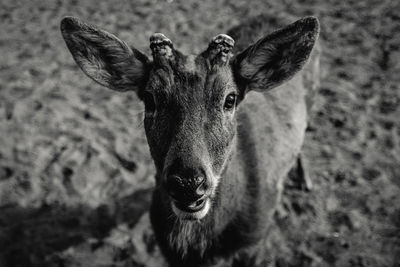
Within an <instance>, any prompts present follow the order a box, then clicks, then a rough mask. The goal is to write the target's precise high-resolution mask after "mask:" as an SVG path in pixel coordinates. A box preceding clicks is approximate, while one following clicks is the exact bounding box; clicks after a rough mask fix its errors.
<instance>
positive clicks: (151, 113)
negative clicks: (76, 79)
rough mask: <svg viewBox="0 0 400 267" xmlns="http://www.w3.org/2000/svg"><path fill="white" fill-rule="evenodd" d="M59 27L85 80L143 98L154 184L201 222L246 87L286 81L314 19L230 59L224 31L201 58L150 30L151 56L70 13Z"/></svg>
mask: <svg viewBox="0 0 400 267" xmlns="http://www.w3.org/2000/svg"><path fill="white" fill-rule="evenodd" d="M61 31H62V34H63V37H64V39H65V41H66V44H67V46H68V48H69V50H70V51H71V53H72V55H73V57H74V59H75V61H76V63H77V64H78V65H79V66H80V68H81V69H82V70H83V71H84V72H85V73H86V74H87V75H88V76H89V77H90V78H92V79H93V80H94V81H96V82H98V83H99V84H101V85H103V86H106V87H108V88H110V89H113V90H117V91H135V92H136V93H137V95H138V97H139V98H140V99H141V100H142V101H144V104H145V117H144V126H145V131H146V136H147V141H148V144H149V147H150V152H151V155H152V157H153V159H154V162H155V166H156V169H157V175H156V185H157V188H158V189H159V190H160V192H161V194H164V195H165V199H166V202H167V203H168V206H169V207H170V208H171V209H172V210H173V212H174V213H175V214H176V215H177V216H178V217H180V218H184V219H201V218H203V217H205V216H206V215H207V213H208V212H209V210H210V209H212V200H213V199H214V198H216V197H219V196H218V194H216V192H217V191H218V186H219V181H220V177H221V175H223V173H224V170H225V169H226V167H227V163H228V162H229V159H230V157H231V156H232V154H233V153H234V152H235V145H236V138H237V136H236V123H237V122H236V111H237V109H238V108H240V106H239V105H240V102H241V101H244V97H245V95H246V94H247V93H248V92H249V91H251V90H256V91H267V90H270V89H272V88H274V87H277V86H278V85H280V84H282V83H283V82H285V81H287V80H289V79H290V78H292V77H293V76H294V75H295V74H296V73H297V72H298V71H299V70H300V69H301V68H302V66H303V65H304V64H305V62H306V60H307V58H308V56H309V55H310V52H311V50H312V48H313V45H314V42H315V40H316V38H317V36H318V32H319V24H318V21H317V19H315V18H313V17H307V18H304V19H301V20H298V21H296V22H295V23H293V24H291V25H289V26H287V27H286V28H284V29H281V30H278V31H276V32H274V33H272V34H270V35H267V36H265V37H264V38H262V39H260V40H259V41H258V42H256V43H255V44H253V45H251V46H249V47H248V48H247V49H246V50H244V51H242V52H241V53H239V54H238V55H236V56H233V53H232V48H233V46H234V40H233V39H232V38H231V37H229V36H228V35H224V34H220V35H217V36H216V37H214V38H213V39H212V40H211V42H210V43H209V45H208V48H207V49H206V50H205V51H204V52H202V53H201V54H199V55H184V54H182V53H181V52H179V51H178V50H177V49H176V48H175V47H174V45H173V43H172V41H171V40H169V39H168V38H167V37H165V36H164V35H163V34H160V33H156V34H154V35H153V36H151V38H150V48H151V51H152V60H150V59H149V58H148V57H147V56H145V55H144V54H142V53H141V52H139V51H138V50H136V49H134V48H132V47H130V46H128V45H127V44H126V43H124V42H123V41H121V40H119V39H118V38H117V37H116V36H114V35H112V34H110V33H107V32H105V31H103V30H100V29H98V28H97V27H95V26H92V25H89V24H86V23H83V22H81V21H79V20H78V19H76V18H71V17H66V18H64V19H63V20H62V22H61Z"/></svg>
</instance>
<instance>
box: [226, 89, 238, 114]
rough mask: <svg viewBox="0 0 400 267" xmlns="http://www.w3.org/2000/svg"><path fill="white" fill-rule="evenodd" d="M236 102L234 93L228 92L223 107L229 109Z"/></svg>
mask: <svg viewBox="0 0 400 267" xmlns="http://www.w3.org/2000/svg"><path fill="white" fill-rule="evenodd" d="M235 104H236V95H235V94H233V93H232V94H229V95H227V97H226V98H225V104H224V109H225V110H231V109H233V108H234V107H235Z"/></svg>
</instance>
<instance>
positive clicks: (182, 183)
mask: <svg viewBox="0 0 400 267" xmlns="http://www.w3.org/2000/svg"><path fill="white" fill-rule="evenodd" d="M166 189H167V192H168V194H169V195H170V196H171V197H172V198H173V199H174V200H176V201H179V202H184V203H190V202H194V201H196V200H198V199H200V198H202V197H203V196H204V195H205V193H206V190H207V183H206V178H205V177H204V175H195V176H192V177H183V176H181V175H178V174H170V175H168V176H167V180H166Z"/></svg>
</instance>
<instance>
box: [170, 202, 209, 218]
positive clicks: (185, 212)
mask: <svg viewBox="0 0 400 267" xmlns="http://www.w3.org/2000/svg"><path fill="white" fill-rule="evenodd" d="M171 205H172V210H173V212H174V213H175V214H176V215H177V216H178V217H179V218H181V219H186V220H199V219H202V218H204V217H205V216H206V215H207V213H208V211H209V209H210V199H209V198H202V199H199V200H197V201H194V202H192V203H182V202H177V201H172V203H171Z"/></svg>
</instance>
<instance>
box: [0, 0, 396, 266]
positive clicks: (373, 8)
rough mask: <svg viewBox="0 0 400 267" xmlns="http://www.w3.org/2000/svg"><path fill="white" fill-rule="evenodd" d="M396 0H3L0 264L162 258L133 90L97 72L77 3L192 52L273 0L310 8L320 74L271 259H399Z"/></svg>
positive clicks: (282, 7)
mask: <svg viewBox="0 0 400 267" xmlns="http://www.w3.org/2000/svg"><path fill="white" fill-rule="evenodd" d="M399 11H400V1H398V0H392V1H385V0H368V1H362V0H349V1H338V0H336V1H335V0H293V1H291V0H270V1H265V0H260V1H241V0H240V1H227V0H212V1H211V0H204V1H195V0H187V1H174V0H169V1H144V0H137V1H128V0H126V1H106V0H85V1H61V0H59V1H50V0H41V1H39V0H35V1H19V0H1V1H0V144H1V146H0V266H1V267H3V266H4V267H18V266H24V267H25V266H40V267H43V266H84V267H86V266H147V267H153V266H161V265H162V264H163V259H162V257H161V255H160V252H159V250H158V248H157V245H156V243H155V241H154V237H153V234H152V230H151V228H150V225H149V220H148V213H147V210H148V207H149V203H150V194H151V188H152V186H153V183H154V181H153V175H154V169H153V163H152V161H151V158H150V156H149V151H148V148H147V143H146V140H145V136H144V130H143V124H142V116H143V114H142V112H143V106H142V104H141V103H140V102H139V101H138V100H137V98H136V96H135V95H134V93H117V92H113V91H109V90H107V89H104V88H102V87H101V86H99V85H97V84H95V83H94V82H92V81H91V80H90V79H89V78H87V77H86V76H85V75H84V74H83V73H82V72H81V71H80V70H79V69H78V67H77V66H76V65H75V63H74V61H73V59H72V57H71V55H70V54H69V52H68V50H67V48H66V46H65V44H64V42H63V40H62V38H61V35H60V32H59V22H60V20H61V18H62V17H63V16H65V15H73V16H77V17H80V18H82V19H84V20H86V21H89V22H91V23H93V24H97V25H99V26H100V27H102V28H104V29H106V30H108V31H110V32H112V33H115V34H116V35H117V36H119V37H120V38H121V39H123V40H125V41H127V42H128V43H130V44H132V45H135V47H137V48H139V49H141V50H142V51H145V52H147V53H148V52H149V49H148V38H149V36H150V35H151V34H152V33H154V32H163V33H164V34H166V35H167V36H168V37H170V39H172V40H173V41H174V44H175V46H176V47H178V48H180V49H181V50H182V51H184V52H193V53H196V52H200V51H201V50H202V49H204V48H205V47H206V45H207V43H208V41H209V40H210V38H211V37H212V36H214V35H216V34H218V33H221V32H226V31H227V30H229V28H231V27H232V26H236V25H238V24H240V22H242V21H245V20H246V19H247V18H249V17H252V16H255V15H258V14H261V13H264V12H271V13H272V14H274V13H276V14H278V13H288V14H291V15H294V16H297V17H302V16H305V15H310V14H313V15H316V16H318V18H319V19H320V21H321V42H322V47H323V55H322V62H321V72H322V81H321V87H320V89H319V94H318V102H317V106H316V108H315V110H314V112H313V114H311V117H310V125H309V127H308V130H307V136H306V142H305V146H304V154H305V155H306V158H307V159H308V161H309V165H310V166H309V171H310V175H311V177H312V180H313V183H314V189H313V190H312V191H311V192H305V191H302V190H299V189H297V188H296V187H293V186H292V184H291V183H290V180H288V183H287V184H286V187H285V195H284V199H283V203H282V207H281V209H280V211H279V212H278V213H277V215H276V222H277V223H276V226H274V228H273V230H272V232H271V244H272V248H273V249H271V255H272V257H273V259H274V261H273V262H272V265H271V266H277V267H282V266H357V267H361V266H393V267H394V266H400V119H399V118H400V107H399V105H400V75H399V73H400V15H399V14H400V13H399Z"/></svg>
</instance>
